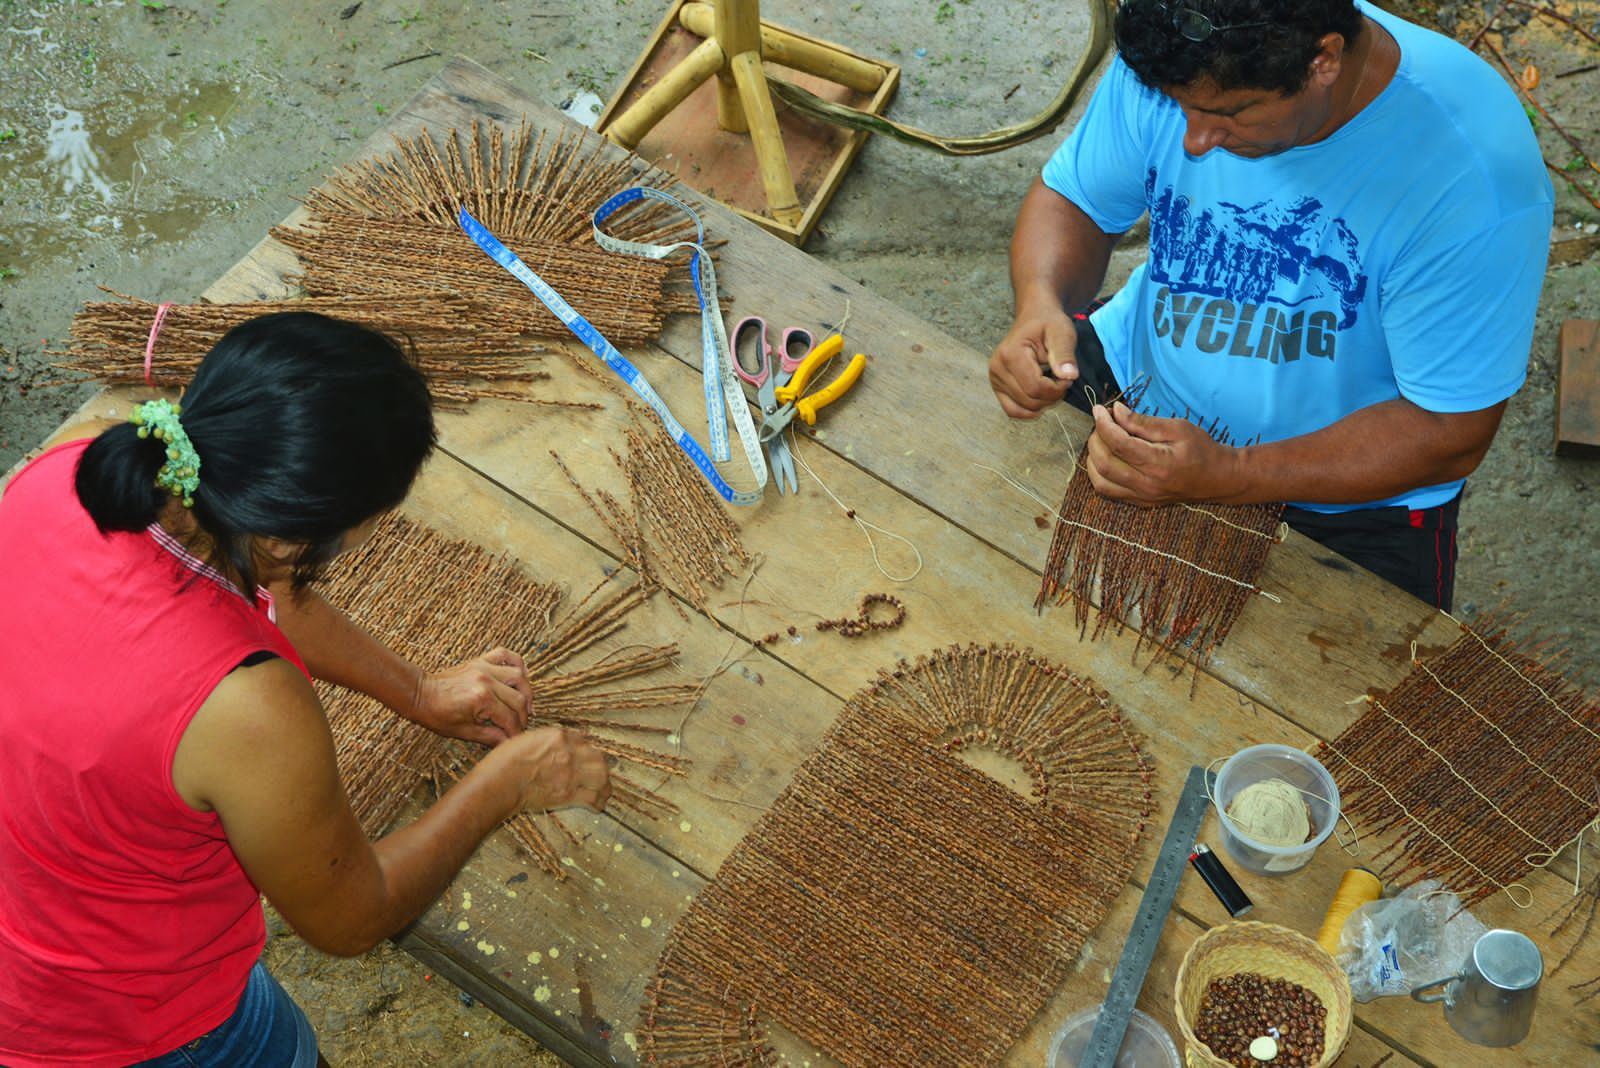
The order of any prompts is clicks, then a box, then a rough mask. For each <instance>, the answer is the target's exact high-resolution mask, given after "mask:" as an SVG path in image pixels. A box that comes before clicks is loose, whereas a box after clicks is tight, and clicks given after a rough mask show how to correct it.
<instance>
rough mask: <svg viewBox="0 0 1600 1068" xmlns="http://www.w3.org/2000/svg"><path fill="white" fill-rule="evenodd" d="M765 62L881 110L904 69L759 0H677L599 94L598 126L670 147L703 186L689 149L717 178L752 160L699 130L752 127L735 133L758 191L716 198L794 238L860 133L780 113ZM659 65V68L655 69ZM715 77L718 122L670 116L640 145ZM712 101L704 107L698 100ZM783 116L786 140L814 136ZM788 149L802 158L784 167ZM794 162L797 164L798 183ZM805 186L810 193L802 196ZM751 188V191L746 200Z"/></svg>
mask: <svg viewBox="0 0 1600 1068" xmlns="http://www.w3.org/2000/svg"><path fill="white" fill-rule="evenodd" d="M685 31H686V32H687V34H689V35H692V36H693V37H694V38H699V39H700V40H699V43H698V44H695V45H694V46H693V47H692V48H690V49H689V50H688V52H687V54H684V55H681V56H680V57H679V58H676V61H675V62H674V60H673V57H672V56H671V54H670V53H671V52H672V51H673V50H674V48H675V49H676V50H677V51H679V52H680V53H681V51H682V48H683V47H684V46H683V45H682V44H677V45H674V39H675V37H678V36H682V35H683V34H684V32H685ZM768 63H771V64H776V65H779V66H783V67H786V68H789V69H790V70H793V71H795V72H798V74H799V75H802V76H804V75H809V76H811V78H814V79H820V80H821V81H822V82H823V83H824V85H826V86H828V87H831V88H832V90H833V93H832V95H835V96H836V97H837V96H839V95H840V94H844V97H845V98H847V99H850V100H851V102H852V103H853V105H854V106H857V107H862V108H863V109H865V110H870V111H872V112H874V113H875V114H882V113H883V110H884V108H885V107H886V106H887V104H888V101H889V98H890V96H892V95H893V92H894V88H895V86H896V84H897V83H898V81H899V73H900V69H899V67H898V66H896V65H894V64H891V63H886V62H883V61H880V60H872V59H866V58H864V57H861V56H858V55H855V54H853V53H851V52H850V51H848V50H846V49H844V48H841V47H840V46H838V45H834V44H830V43H828V42H825V41H821V40H818V39H817V38H814V37H808V36H806V35H804V34H799V33H793V32H791V31H789V30H784V29H781V28H779V27H777V26H773V25H771V24H769V23H766V22H763V21H762V20H761V10H760V4H759V0H711V2H709V3H707V2H705V0H677V2H676V3H675V4H674V5H673V7H672V9H671V10H670V11H669V12H668V13H667V17H666V18H665V19H664V20H663V21H662V23H661V25H660V26H659V27H658V28H657V30H656V33H655V35H654V36H653V37H652V39H651V42H650V44H649V45H647V46H646V48H645V51H644V53H643V55H641V56H640V59H639V61H638V63H636V64H635V66H634V69H633V71H632V72H630V74H629V76H628V78H627V79H626V80H625V81H624V83H623V84H622V86H621V87H620V88H619V89H618V90H617V92H616V93H615V94H614V95H613V96H612V99H611V101H610V102H609V103H608V104H607V105H606V109H605V111H604V112H603V113H602V114H601V116H600V120H599V122H598V123H597V129H599V130H600V132H602V133H603V134H605V136H606V137H607V138H609V139H610V140H612V141H614V142H615V143H617V144H619V145H621V146H622V147H624V148H627V149H629V150H631V151H638V152H639V153H640V154H641V155H643V156H645V158H647V159H652V157H653V156H655V157H659V156H663V155H666V154H669V152H668V151H666V150H669V149H670V154H671V155H673V156H674V157H675V158H676V159H677V161H678V163H679V168H678V169H679V170H680V173H679V174H678V177H679V178H680V179H681V180H683V181H686V182H687V183H688V184H690V185H692V186H697V187H698V188H701V189H702V191H709V190H707V189H706V187H705V185H704V184H701V183H697V182H696V180H695V177H694V175H693V174H688V173H681V169H682V167H683V165H684V164H685V162H686V158H687V159H688V166H689V169H691V170H693V169H696V168H698V169H699V170H700V171H701V172H702V173H704V174H705V175H707V177H708V178H710V179H711V180H712V181H713V182H715V181H717V180H726V179H727V178H728V172H729V171H730V169H732V168H739V169H740V170H743V171H748V170H749V167H748V163H747V162H744V161H741V160H737V159H735V158H732V153H731V152H730V151H729V150H728V146H727V145H726V144H725V143H723V144H718V143H717V142H716V140H715V138H712V139H711V140H709V141H704V143H700V142H701V141H702V133H705V134H715V133H716V130H719V129H720V130H722V131H728V132H730V133H733V134H739V135H748V137H747V138H743V137H741V138H740V141H745V142H747V144H748V147H749V149H750V150H753V152H754V155H755V171H756V172H757V174H758V175H759V178H760V195H759V197H758V198H752V197H748V196H747V197H742V198H741V197H737V196H735V197H728V196H720V197H718V199H722V200H723V201H724V202H725V203H727V204H728V206H730V207H732V208H734V209H735V210H737V211H739V212H740V213H741V214H743V215H745V216H746V217H748V218H750V219H753V220H754V221H756V222H757V223H760V224H761V225H762V226H764V227H766V228H767V229H768V230H771V231H773V232H774V233H777V234H778V235H779V236H782V237H784V238H786V239H787V240H789V241H791V242H793V243H795V244H799V243H800V242H802V241H804V240H805V238H806V237H807V236H809V234H810V232H811V230H812V229H813V228H814V227H815V225H816V220H817V215H818V214H819V212H820V210H821V208H822V207H823V206H824V205H825V204H826V202H827V200H828V199H829V198H831V197H832V195H833V192H834V190H835V189H836V188H837V186H838V183H839V181H840V179H842V177H843V173H844V170H845V168H846V167H847V166H848V165H849V162H850V161H851V160H852V159H853V158H854V157H855V154H856V152H858V151H859V150H860V147H861V144H862V142H863V141H864V140H865V135H864V134H861V133H858V132H846V131H841V130H836V129H835V128H833V127H827V126H824V125H823V124H820V123H811V122H809V120H803V119H800V118H799V117H792V120H791V117H785V119H784V120H780V119H779V117H778V114H777V112H776V109H775V108H774V107H773V102H772V94H771V92H770V90H769V89H768V88H767V78H768V77H770V76H771V75H770V74H769V73H768V71H767V69H766V64H768ZM664 65H666V66H665V69H661V68H662V67H663V66H664ZM713 76H715V79H716V80H715V83H714V89H715V106H716V127H715V128H714V129H711V130H709V131H699V130H691V129H690V128H689V124H692V125H694V126H709V115H708V114H706V115H689V116H685V121H679V122H677V123H675V124H674V125H675V128H674V129H673V130H672V131H671V132H670V136H667V137H662V138H657V139H656V141H657V142H659V143H657V144H655V145H653V146H647V148H650V147H653V148H654V149H655V150H656V151H654V152H653V153H652V152H651V151H647V150H643V149H641V148H640V145H641V142H644V141H645V139H646V137H647V136H648V135H649V134H650V133H651V131H652V130H654V129H655V128H656V127H657V126H658V125H660V124H662V123H663V120H666V119H667V118H668V117H669V116H670V115H671V114H672V113H673V112H674V111H675V110H676V109H678V108H679V107H680V105H683V104H685V103H686V102H689V101H690V100H691V97H695V96H696V91H697V90H699V89H700V88H701V87H702V86H703V85H705V84H706V83H707V82H709V81H711V79H712V77H713ZM808 87H809V86H808ZM819 88H821V87H819ZM813 91H817V90H816V89H814V90H813ZM690 110H692V108H691V109H690ZM709 110H710V108H709V106H706V107H705V108H704V111H706V112H709ZM800 123H804V124H805V126H808V127H809V126H815V127H816V133H815V134H809V135H808V133H807V131H806V130H804V129H801V128H798V124H800ZM780 125H782V126H785V127H787V129H788V134H789V140H790V142H798V141H803V140H807V139H808V138H809V140H810V141H811V142H812V143H811V144H809V145H801V144H798V143H791V144H787V145H786V142H785V136H784V133H783V132H782V131H781V130H780ZM690 134H692V136H686V135H690ZM792 154H793V155H794V156H796V157H799V158H801V164H800V167H798V168H792V167H791V155H792ZM652 161H653V162H659V161H658V160H657V159H652ZM797 170H803V174H801V176H800V177H801V180H800V181H799V182H797V175H796V171H797ZM803 193H808V194H809V198H808V200H807V201H805V202H803V201H802V194H803ZM711 195H713V196H717V194H716V193H712V194H711ZM752 199H754V200H755V202H753V203H752V202H750V201H751V200H752ZM741 200H742V201H744V202H741Z"/></svg>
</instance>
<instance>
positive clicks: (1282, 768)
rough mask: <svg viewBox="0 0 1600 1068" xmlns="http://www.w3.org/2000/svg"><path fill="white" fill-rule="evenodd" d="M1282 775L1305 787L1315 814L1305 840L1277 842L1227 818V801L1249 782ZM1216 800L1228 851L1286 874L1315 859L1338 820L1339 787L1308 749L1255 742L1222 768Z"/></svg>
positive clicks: (1264, 870)
mask: <svg viewBox="0 0 1600 1068" xmlns="http://www.w3.org/2000/svg"><path fill="white" fill-rule="evenodd" d="M1268 779H1282V780H1283V781H1284V782H1286V783H1288V784H1289V785H1290V786H1293V787H1295V788H1296V789H1298V790H1299V791H1300V796H1301V797H1302V798H1304V799H1305V803H1306V810H1307V812H1308V814H1309V815H1310V818H1311V837H1310V838H1309V839H1307V840H1306V841H1305V842H1304V843H1303V844H1301V845H1295V846H1273V845H1267V844H1266V843H1265V842H1258V841H1256V840H1255V839H1253V838H1250V837H1249V836H1248V835H1246V834H1245V833H1244V832H1243V831H1241V830H1239V828H1238V827H1237V826H1235V825H1234V823H1233V821H1232V820H1230V819H1229V818H1228V806H1229V805H1231V804H1232V803H1233V799H1234V798H1235V797H1237V796H1239V792H1240V791H1241V790H1243V789H1244V788H1245V787H1247V786H1251V785H1253V784H1255V783H1258V782H1265V781H1266V780H1268ZM1214 800H1215V801H1216V804H1217V820H1218V822H1219V823H1221V825H1222V845H1223V848H1224V849H1226V850H1227V851H1228V855H1229V856H1231V857H1232V858H1233V859H1234V860H1237V861H1238V862H1239V863H1240V864H1242V865H1244V867H1245V868H1247V869H1249V870H1250V871H1253V872H1256V873H1257V874H1260V875H1285V874H1287V873H1289V872H1292V871H1299V870H1300V869H1301V868H1303V867H1305V866H1306V865H1307V864H1309V863H1310V862H1311V857H1312V855H1313V854H1314V853H1316V851H1317V847H1318V846H1319V845H1321V844H1322V843H1323V842H1325V841H1327V839H1328V835H1330V834H1332V833H1333V827H1334V824H1336V823H1338V822H1339V787H1338V784H1336V783H1335V782H1334V781H1333V776H1332V775H1329V774H1328V769H1326V768H1324V767H1323V766H1322V765H1321V764H1319V763H1317V762H1316V761H1315V760H1313V759H1312V758H1311V757H1310V756H1309V755H1308V754H1306V753H1305V752H1304V751H1302V750H1299V749H1295V748H1293V747H1292V746H1287V745H1252V746H1250V747H1249V748H1248V749H1241V750H1239V751H1238V752H1237V753H1235V754H1233V756H1231V757H1229V758H1228V760H1227V762H1226V763H1224V764H1223V765H1222V770H1221V771H1219V772H1217V784H1216V788H1215V794H1214Z"/></svg>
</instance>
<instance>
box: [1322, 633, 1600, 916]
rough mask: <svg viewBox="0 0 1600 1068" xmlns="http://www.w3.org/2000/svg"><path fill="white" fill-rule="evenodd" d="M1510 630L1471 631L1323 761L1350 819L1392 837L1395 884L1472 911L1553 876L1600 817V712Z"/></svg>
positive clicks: (1390, 870)
mask: <svg viewBox="0 0 1600 1068" xmlns="http://www.w3.org/2000/svg"><path fill="white" fill-rule="evenodd" d="M1556 662H1558V658H1556V657H1551V658H1550V659H1548V660H1541V658H1540V657H1539V656H1537V655H1535V653H1534V652H1533V651H1530V650H1529V649H1527V648H1524V647H1523V646H1522V644H1521V643H1519V642H1517V641H1515V640H1513V639H1512V638H1511V637H1510V635H1509V633H1508V628H1507V627H1506V626H1505V625H1501V624H1496V623H1494V622H1492V621H1491V622H1489V623H1488V624H1487V625H1485V626H1484V627H1483V629H1482V630H1478V629H1473V628H1469V627H1465V626H1463V627H1462V636H1461V637H1460V638H1459V639H1457V640H1456V641H1455V642H1454V643H1452V644H1451V646H1450V647H1449V648H1448V649H1447V650H1445V651H1444V652H1443V653H1440V654H1439V655H1438V656H1434V657H1430V658H1428V659H1426V660H1423V659H1418V658H1417V656H1416V652H1415V649H1414V648H1413V651H1412V670H1411V672H1410V673H1409V674H1407V675H1406V677H1405V678H1404V679H1402V680H1401V681H1400V683H1399V684H1398V685H1397V686H1395V688H1394V689H1392V690H1390V691H1389V692H1387V693H1382V694H1378V695H1376V696H1374V697H1371V698H1369V700H1370V703H1371V707H1370V709H1369V710H1368V711H1367V712H1365V713H1364V714H1363V715H1362V716H1361V718H1360V719H1358V720H1356V722H1354V723H1353V724H1351V725H1350V727H1349V728H1348V729H1346V730H1345V731H1344V732H1343V733H1342V734H1340V735H1339V736H1338V737H1337V738H1335V739H1334V740H1333V741H1331V742H1326V743H1324V744H1323V746H1322V747H1321V750H1320V752H1319V754H1318V757H1319V759H1320V760H1321V761H1322V762H1323V763H1324V764H1325V765H1326V766H1327V768H1328V770H1329V771H1330V772H1332V773H1333V776H1334V779H1335V781H1337V782H1338V784H1339V795H1340V798H1341V800H1342V802H1343V806H1344V814H1345V815H1347V816H1348V817H1349V818H1350V819H1351V820H1352V821H1354V822H1356V823H1357V824H1358V825H1359V826H1360V827H1361V829H1362V830H1363V831H1364V832H1366V831H1371V832H1373V833H1376V834H1378V835H1391V838H1390V841H1389V842H1388V844H1387V846H1386V847H1385V848H1384V849H1383V850H1382V851H1380V852H1379V853H1378V855H1377V857H1376V860H1377V861H1378V862H1379V863H1380V864H1381V865H1382V866H1381V868H1380V869H1379V874H1381V875H1382V876H1383V878H1384V881H1385V882H1391V881H1392V882H1396V883H1401V884H1404V883H1408V882H1414V881H1416V880H1417V879H1420V878H1424V877H1429V878H1437V879H1440V880H1442V881H1443V883H1444V885H1445V886H1446V887H1448V888H1449V889H1450V890H1452V891H1454V892H1456V893H1457V894H1459V895H1460V896H1461V900H1462V903H1463V904H1464V905H1466V906H1471V905H1473V904H1475V903H1476V902H1479V901H1482V900H1483V899H1485V898H1487V897H1489V896H1490V895H1491V894H1493V893H1495V892H1496V891H1497V890H1504V891H1505V892H1506V893H1507V895H1508V896H1510V898H1511V900H1512V901H1513V902H1514V903H1515V904H1517V905H1518V906H1521V907H1526V906H1527V905H1528V904H1529V903H1530V901H1531V897H1530V896H1529V892H1528V889H1527V887H1526V886H1524V885H1522V884H1520V883H1518V882H1517V881H1516V880H1517V879H1518V878H1519V877H1520V876H1522V875H1523V874H1524V873H1526V872H1527V871H1528V869H1530V868H1542V867H1545V866H1547V865H1549V864H1550V862H1551V861H1553V860H1554V859H1555V858H1556V856H1557V854H1559V853H1560V852H1561V851H1562V850H1563V849H1564V848H1565V847H1566V846H1567V845H1568V844H1569V843H1571V842H1572V841H1573V840H1574V838H1575V837H1576V836H1578V835H1579V834H1580V833H1581V832H1582V831H1583V829H1584V828H1585V827H1586V826H1588V825H1589V824H1590V823H1591V822H1592V821H1594V820H1595V818H1596V817H1597V816H1600V792H1597V788H1596V781H1595V771H1594V769H1595V768H1596V767H1597V766H1600V701H1595V700H1594V699H1592V698H1589V697H1587V696H1586V695H1585V694H1584V693H1583V691H1582V690H1581V689H1579V687H1578V686H1576V685H1575V684H1573V683H1572V682H1570V681H1569V680H1567V679H1566V678H1565V677H1563V676H1562V675H1561V674H1560V673H1559V672H1558V671H1557V670H1555V668H1554V666H1553V665H1554V664H1555V663H1556Z"/></svg>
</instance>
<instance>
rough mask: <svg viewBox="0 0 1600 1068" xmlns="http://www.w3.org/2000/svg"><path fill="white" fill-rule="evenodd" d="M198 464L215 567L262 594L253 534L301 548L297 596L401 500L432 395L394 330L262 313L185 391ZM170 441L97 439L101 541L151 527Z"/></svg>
mask: <svg viewBox="0 0 1600 1068" xmlns="http://www.w3.org/2000/svg"><path fill="white" fill-rule="evenodd" d="M182 404H183V410H182V416H181V420H182V423H183V429H184V431H185V432H186V433H187V434H188V435H189V440H190V441H191V442H192V443H193V444H194V449H195V452H196V453H197V454H199V456H200V488H199V489H198V490H196V491H195V494H194V508H193V513H192V514H193V515H194V518H195V522H196V523H197V524H198V525H199V526H200V529H201V530H202V531H204V532H205V534H206V535H207V536H208V537H209V538H210V540H211V544H212V546H213V559H212V561H211V562H212V564H213V565H216V566H219V567H220V569H221V570H223V572H224V573H226V574H232V575H234V576H236V577H237V578H238V579H239V580H240V581H241V583H242V587H243V592H244V593H245V595H246V596H248V597H251V598H252V599H253V597H254V594H255V589H256V566H255V561H254V557H253V554H252V551H251V544H252V540H253V539H255V538H258V537H272V538H281V539H283V540H284V541H288V542H297V543H301V544H303V545H304V546H305V548H304V550H302V551H301V552H300V554H299V555H298V556H297V557H296V558H295V559H294V561H293V569H294V570H293V583H294V585H295V586H296V587H297V588H298V587H301V586H304V585H305V584H307V583H309V582H311V581H312V580H314V579H315V578H316V576H317V574H318V573H319V572H320V570H321V569H322V568H323V567H325V566H326V565H327V564H328V563H329V562H330V561H331V560H332V559H333V558H334V556H335V555H337V553H338V551H339V548H340V546H341V544H342V542H343V540H344V535H345V534H346V533H347V532H348V531H350V530H352V529H354V528H356V527H359V526H360V525H361V524H363V523H365V522H367V521H368V520H370V519H372V518H374V517H375V516H378V515H380V514H381V513H383V512H385V511H388V510H389V509H391V508H393V507H395V506H396V505H398V504H399V503H400V502H401V501H402V500H404V499H405V496H406V494H407V493H408V492H409V491H410V489H411V483H412V482H413V480H415V478H416V476H417V472H418V471H419V470H420V469H421V468H422V463H423V461H424V460H426V459H427V458H428V454H429V453H430V452H432V450H433V446H434V440H435V431H434V425H433V404H432V401H431V399H430V397H429V395H428V386H427V382H426V380H425V379H424V378H423V376H422V372H421V371H419V370H417V368H416V366H415V364H414V363H413V362H412V360H411V358H410V357H409V356H408V355H407V353H406V352H405V350H403V349H402V348H401V347H400V346H399V344H397V343H396V342H395V341H394V340H393V339H392V338H390V337H388V336H387V335H385V334H382V333H379V332H378V331H376V330H371V329H368V328H367V327H364V326H360V325H358V324H356V323H350V322H345V321H343V320H340V319H331V318H329V317H327V316H325V315H317V314H314V313H312V312H281V313H278V314H275V315H263V316H261V317H259V318H256V319H251V320H249V321H248V322H245V323H241V324H240V325H238V326H236V327H234V328H233V329H232V330H230V331H228V333H227V334H226V335H224V337H223V338H222V340H221V341H218V342H217V344H216V346H215V347H214V348H212V350H211V351H210V352H209V353H207V354H206V357H205V359H204V360H202V361H201V363H200V367H199V368H198V369H197V370H196V371H195V375H194V379H193V380H192V381H191V382H190V383H189V388H188V389H187V390H186V391H185V392H184V395H183V402H182ZM165 459H166V446H165V445H163V444H162V443H161V442H159V441H156V440H154V438H140V437H139V436H138V434H137V432H136V429H135V427H134V426H133V424H131V423H124V424H122V425H120V426H116V427H113V428H111V429H109V430H107V431H105V432H104V433H103V434H101V435H100V436H99V437H97V438H96V439H95V440H94V441H93V442H91V443H90V445H89V447H88V448H87V449H86V450H85V451H84V454H83V458H82V460H80V461H79V464H78V471H77V481H76V487H77V492H78V500H79V501H81V502H82V503H83V506H84V508H85V509H86V510H87V511H88V512H89V515H90V517H91V518H93V519H94V522H95V525H96V526H97V527H99V528H100V530H101V532H102V533H109V532H111V531H114V530H120V531H140V530H144V529H145V528H146V527H148V526H149V525H150V524H151V523H153V522H155V521H156V517H157V516H158V515H159V513H160V512H161V510H162V508H163V507H164V506H165V505H166V503H167V502H168V501H170V500H172V499H173V498H172V495H171V494H170V493H169V492H168V491H166V490H164V489H160V488H158V487H157V486H156V484H155V478H156V472H157V471H159V470H160V468H161V465H162V463H163V462H164V461H165Z"/></svg>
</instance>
